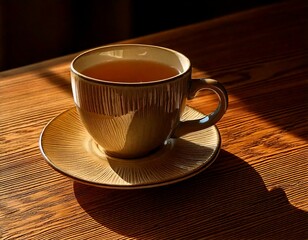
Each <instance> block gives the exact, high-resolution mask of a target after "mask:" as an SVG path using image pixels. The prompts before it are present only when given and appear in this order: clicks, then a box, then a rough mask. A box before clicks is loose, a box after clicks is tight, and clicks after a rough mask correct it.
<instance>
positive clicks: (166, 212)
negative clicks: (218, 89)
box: [0, 1, 308, 240]
mask: <svg viewBox="0 0 308 240" xmlns="http://www.w3.org/2000/svg"><path fill="white" fill-rule="evenodd" d="M307 13H308V8H307V4H305V3H304V1H289V2H283V3H280V4H277V5H271V6H267V7H261V8H257V9H253V10H249V11H246V12H242V13H238V14H235V15H230V16H225V17H222V18H218V19H214V20H210V21H206V22H202V23H198V24H195V25H191V26H185V27H182V28H178V29H174V30H170V31H167V32H161V33H157V34H154V35H149V36H145V37H141V38H137V39H132V40H128V41H125V43H147V44H155V45H160V46H165V47H169V48H173V49H175V50H178V51H180V52H182V53H184V54H185V55H187V56H188V57H189V58H190V59H191V61H192V64H193V66H194V69H193V70H194V72H193V76H194V77H195V78H197V77H212V78H215V79H217V80H219V81H221V82H222V83H223V84H224V85H225V87H226V88H227V90H228V92H229V96H230V105H229V109H228V112H227V114H226V115H225V116H224V117H223V119H222V120H221V121H220V122H219V123H218V124H217V126H218V128H219V130H220V133H221V136H222V150H221V152H220V155H219V157H218V159H217V160H216V161H215V162H214V163H213V165H212V166H211V167H210V168H208V169H206V170H205V171H204V172H202V173H200V174H198V175H197V176H195V177H193V178H190V179H188V180H185V181H183V182H180V183H177V184H173V185H169V186H165V187H159V188H151V189H141V190H113V189H103V188H96V187H92V186H87V185H83V184H81V183H76V182H73V181H72V180H70V179H68V178H66V177H64V176H63V175H61V174H59V173H58V172H56V171H54V170H53V169H52V168H51V167H50V166H49V165H48V164H47V163H46V161H45V160H44V158H43V157H42V155H41V153H40V150H39V147H38V140H39V136H40V132H41V131H42V129H43V127H44V126H45V125H46V124H47V123H48V121H49V120H50V119H52V118H53V117H55V116H56V115H58V114H59V113H61V112H63V111H65V110H66V109H68V108H71V107H73V106H74V103H73V99H72V93H71V87H70V76H69V63H70V61H71V60H72V59H73V57H74V56H75V55H70V56H65V57H62V58H59V59H53V60H50V61H46V62H41V63H38V64H35V65H31V66H26V67H23V68H19V69H13V70H10V71H6V72H2V73H1V75H0V76H1V80H0V114H1V115H0V116H1V117H0V134H1V135H0V141H1V146H0V147H1V152H0V234H1V239H27V240H28V239H279V240H281V239H308V172H307V170H308V169H307V165H308V164H307V163H308V156H307V146H308V144H307V109H308V108H307V98H308V94H307V79H308V68H307V59H308V58H307V56H308V51H307V43H308V41H307V16H308V14H307ZM205 95H206V94H205V93H201V94H200V96H199V97H198V98H197V99H195V100H194V101H191V102H189V105H191V106H193V107H195V108H197V109H199V110H200V111H203V112H208V111H209V110H210V108H208V107H207V106H206V103H207V102H209V104H210V105H211V103H212V102H213V101H214V99H213V97H212V96H208V97H207V96H205ZM213 104H214V103H213Z"/></svg>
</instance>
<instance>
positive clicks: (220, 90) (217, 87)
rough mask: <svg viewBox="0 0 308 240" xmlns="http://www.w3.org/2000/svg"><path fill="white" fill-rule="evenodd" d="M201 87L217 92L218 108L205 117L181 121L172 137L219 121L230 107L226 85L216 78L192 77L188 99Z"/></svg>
mask: <svg viewBox="0 0 308 240" xmlns="http://www.w3.org/2000/svg"><path fill="white" fill-rule="evenodd" d="M201 89H209V90H211V91H213V92H215V93H216V94H217V96H218V98H219V104H218V106H217V108H216V110H215V111H214V112H212V113H210V114H209V115H207V116H206V117H204V118H201V119H196V120H189V121H181V122H180V123H179V124H178V126H177V128H176V129H175V131H174V133H173V134H172V137H180V136H183V135H185V134H186V133H189V132H195V131H199V130H202V129H205V128H208V127H210V126H212V125H214V124H215V123H217V122H218V121H219V120H220V119H221V118H222V116H223V115H224V114H225V112H226V110H227V108H228V93H227V91H226V89H225V88H224V86H223V85H222V84H221V83H219V82H218V81H216V80H214V79H204V78H203V79H192V80H191V81H190V88H189V91H188V97H187V99H189V100H190V99H193V98H194V97H195V96H196V94H197V92H198V91H200V90H201Z"/></svg>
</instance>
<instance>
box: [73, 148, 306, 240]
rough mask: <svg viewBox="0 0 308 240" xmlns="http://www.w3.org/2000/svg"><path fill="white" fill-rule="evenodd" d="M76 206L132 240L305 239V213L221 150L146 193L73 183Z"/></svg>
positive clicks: (144, 190)
mask: <svg viewBox="0 0 308 240" xmlns="http://www.w3.org/2000/svg"><path fill="white" fill-rule="evenodd" d="M74 192H75V196H76V198H77V200H78V202H79V204H80V206H81V207H82V208H83V209H84V210H85V211H86V212H87V213H88V214H89V215H90V216H91V217H92V218H93V219H94V220H95V221H97V222H98V223H100V224H101V225H103V226H105V227H107V228H109V229H111V230H112V231H115V232H117V233H119V234H121V235H123V236H126V237H134V238H136V239H179V238H181V239H182V238H185V239H186V238H188V239H200V236H203V238H202V239H277V240H282V239H307V238H308V232H307V220H308V213H307V212H305V211H302V210H299V209H297V208H296V207H294V206H292V205H291V204H290V203H289V202H288V199H287V197H286V195H285V193H284V191H283V190H282V189H274V190H271V191H268V190H267V189H266V187H265V185H264V183H263V181H262V178H261V177H260V175H259V174H258V173H257V172H256V171H255V170H254V169H253V167H251V166H250V165H249V164H247V163H246V162H244V161H243V160H241V159H240V158H238V157H237V156H235V155H233V154H231V153H229V152H227V151H224V150H222V151H221V153H220V155H219V157H218V159H217V161H216V162H215V163H214V164H213V165H212V166H211V167H210V168H208V169H207V170H206V171H204V172H202V173H200V174H199V175H197V176H195V177H193V178H191V179H188V180H186V181H183V182H180V183H177V184H173V185H169V186H165V187H159V188H151V189H140V190H129V191H128V190H127V191H126V190H112V189H103V188H96V187H91V186H87V185H83V184H80V183H77V182H75V183H74Z"/></svg>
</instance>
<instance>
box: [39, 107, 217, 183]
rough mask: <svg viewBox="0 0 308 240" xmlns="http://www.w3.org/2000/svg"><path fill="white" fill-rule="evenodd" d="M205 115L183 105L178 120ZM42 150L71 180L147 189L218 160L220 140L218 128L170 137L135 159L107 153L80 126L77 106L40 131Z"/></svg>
mask: <svg viewBox="0 0 308 240" xmlns="http://www.w3.org/2000/svg"><path fill="white" fill-rule="evenodd" d="M201 117H204V115H203V114H202V113H200V112H198V111H196V110H194V109H193V108H190V107H186V109H185V113H184V115H183V117H182V120H186V119H199V118H201ZM39 144H40V150H41V152H42V155H43V156H44V158H45V159H46V161H47V163H48V164H49V165H50V166H51V167H53V168H54V169H55V170H57V171H58V172H60V173H62V174H63V175H65V176H67V177H70V178H72V179H73V180H75V181H78V182H82V183H85V184H90V185H93V186H97V187H105V188H113V189H138V188H150V187H157V186H163V185H168V184H172V183H176V182H179V181H182V180H185V179H188V178H190V177H192V176H195V175H196V174H198V173H200V172H201V171H203V170H205V169H206V168H208V167H209V166H210V165H211V164H212V163H213V162H214V161H215V159H216V158H217V155H218V153H219V150H220V145H221V138H220V134H219V131H218V129H217V127H216V126H212V127H209V128H207V129H205V130H200V131H197V132H192V133H189V134H186V135H184V136H182V137H180V138H171V139H169V140H167V141H166V142H165V144H164V145H163V146H162V147H161V148H160V149H158V150H157V151H155V152H153V153H151V154H149V155H147V156H145V157H143V158H138V159H129V160H127V159H119V158H114V157H110V156H108V155H106V154H105V152H104V149H103V148H101V147H100V146H99V145H97V144H96V143H95V142H94V141H93V140H92V138H91V137H90V135H89V134H88V132H87V131H86V129H85V128H84V126H83V124H82V123H81V120H80V118H79V115H78V113H77V111H76V109H75V108H71V109H69V110H67V111H65V112H63V113H61V114H60V115H58V116H57V117H55V118H54V119H52V120H51V121H50V122H49V123H48V124H47V125H46V126H45V128H44V129H43V131H42V133H41V136H40V140H39Z"/></svg>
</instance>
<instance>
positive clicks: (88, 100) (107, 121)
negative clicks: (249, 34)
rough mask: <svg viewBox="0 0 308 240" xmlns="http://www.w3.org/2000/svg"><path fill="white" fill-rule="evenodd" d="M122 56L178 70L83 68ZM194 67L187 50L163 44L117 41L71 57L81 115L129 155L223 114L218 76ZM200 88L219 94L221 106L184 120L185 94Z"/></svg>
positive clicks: (111, 150)
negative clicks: (126, 75) (197, 72)
mask: <svg viewBox="0 0 308 240" xmlns="http://www.w3.org/2000/svg"><path fill="white" fill-rule="evenodd" d="M123 60H142V61H143V60H144V61H154V62H158V63H162V64H165V65H168V66H170V67H172V68H175V69H176V70H177V71H178V73H176V74H174V75H173V76H171V77H168V78H165V79H156V80H153V81H149V82H142V81H138V82H135V81H132V82H115V81H110V80H104V79H97V78H93V77H90V76H87V75H86V74H84V73H83V72H84V71H85V70H86V69H88V68H90V67H93V66H94V65H97V64H101V63H104V62H110V61H123ZM191 69H192V68H191V64H190V61H189V59H188V58H187V57H185V56H184V55H183V54H181V53H179V52H177V51H174V50H171V49H167V48H163V47H159V46H152V45H142V44H118V45H109V46H104V47H100V48H96V49H92V50H89V51H86V52H84V53H82V54H80V55H79V56H77V57H76V58H75V59H74V60H73V61H72V63H71V83H72V91H73V97H74V102H75V105H76V108H77V110H78V113H79V115H80V118H81V121H82V123H83V124H84V126H85V128H86V129H87V131H88V132H89V134H90V135H91V136H92V137H93V139H94V140H95V141H96V142H97V144H99V145H100V146H101V147H102V148H103V149H104V151H105V153H106V154H107V155H109V156H113V157H117V158H125V159H129V158H138V157H142V156H145V155H147V154H149V153H150V152H151V151H155V149H158V148H159V147H160V146H162V145H163V144H164V143H165V141H166V140H167V139H168V138H171V137H172V138H174V137H179V136H181V135H183V134H186V133H188V132H192V131H198V130H201V129H204V128H207V127H210V126H212V125H214V124H215V123H216V122H217V121H219V120H220V119H221V117H222V116H223V115H224V113H225V111H226V109H227V105H228V95H227V92H226V90H225V88H224V87H223V85H222V84H220V83H219V82H217V81H216V80H213V79H192V78H191V71H192V70H191ZM201 89H209V90H212V91H213V92H215V93H216V94H217V95H218V99H219V104H218V107H217V109H216V110H215V111H214V112H212V113H211V114H209V115H208V116H207V117H205V118H203V119H200V120H192V121H186V122H181V121H180V117H181V115H182V113H183V111H184V108H185V105H186V100H187V99H192V98H194V96H195V94H196V93H197V92H198V91H199V90H201ZM204 104H206V103H204ZM204 137H206V136H204Z"/></svg>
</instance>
